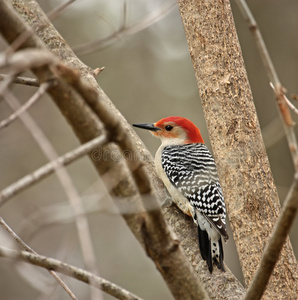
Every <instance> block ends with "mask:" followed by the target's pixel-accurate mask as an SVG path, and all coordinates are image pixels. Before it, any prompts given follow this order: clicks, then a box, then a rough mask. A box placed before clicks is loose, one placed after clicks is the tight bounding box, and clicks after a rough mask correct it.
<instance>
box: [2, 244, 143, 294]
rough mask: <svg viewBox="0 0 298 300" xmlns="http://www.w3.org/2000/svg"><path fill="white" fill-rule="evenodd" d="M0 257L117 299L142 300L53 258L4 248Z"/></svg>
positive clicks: (106, 281)
mask: <svg viewBox="0 0 298 300" xmlns="http://www.w3.org/2000/svg"><path fill="white" fill-rule="evenodd" d="M0 256H1V257H6V258H10V259H17V260H20V261H24V262H27V263H30V264H32V265H35V266H39V267H42V268H44V269H48V270H54V271H55V272H59V273H62V274H64V275H66V276H69V277H72V278H75V279H77V280H80V281H82V282H85V283H87V284H89V285H90V286H93V287H96V288H97V289H100V290H102V291H104V292H106V293H107V294H109V295H112V296H114V297H116V298H118V299H122V300H142V299H141V298H140V297H138V296H136V295H134V294H132V293H130V292H129V291H127V290H125V289H123V288H121V287H119V286H118V285H116V284H114V283H112V282H110V281H108V280H105V279H103V278H100V277H98V276H95V275H94V274H92V273H90V272H87V271H85V270H83V269H80V268H77V267H74V266H72V265H69V264H66V263H63V262H61V261H59V260H57V259H54V258H48V257H46V256H42V255H38V254H33V253H29V252H26V251H17V250H11V249H8V248H4V247H0Z"/></svg>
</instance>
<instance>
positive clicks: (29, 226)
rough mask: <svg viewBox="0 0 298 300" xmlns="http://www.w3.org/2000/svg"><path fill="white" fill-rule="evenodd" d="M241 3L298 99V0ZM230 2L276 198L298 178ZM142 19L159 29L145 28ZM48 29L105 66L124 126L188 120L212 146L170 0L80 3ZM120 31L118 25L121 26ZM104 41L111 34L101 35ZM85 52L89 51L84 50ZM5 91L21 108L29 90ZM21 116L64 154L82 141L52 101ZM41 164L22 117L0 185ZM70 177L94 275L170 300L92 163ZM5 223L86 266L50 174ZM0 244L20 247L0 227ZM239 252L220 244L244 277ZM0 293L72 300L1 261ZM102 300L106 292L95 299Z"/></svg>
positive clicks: (3, 149) (47, 281)
mask: <svg viewBox="0 0 298 300" xmlns="http://www.w3.org/2000/svg"><path fill="white" fill-rule="evenodd" d="M38 2H39V3H40V5H41V6H42V8H43V9H44V11H45V12H49V11H50V10H51V9H53V8H55V7H56V6H57V5H59V4H60V1H58V0H56V1H54V0H43V1H41V0H40V1H38ZM247 3H248V5H249V7H250V9H251V10H252V12H253V14H254V17H255V19H256V20H257V23H258V25H259V27H260V30H261V32H262V34H263V37H264V40H265V42H266V45H267V47H268V50H269V53H270V55H271V58H272V60H273V63H274V65H275V67H276V70H277V72H278V75H279V77H280V80H281V82H282V84H283V85H284V86H285V88H286V89H287V91H288V93H287V95H288V97H289V98H290V97H291V95H292V94H296V93H297V83H298V55H297V53H298V35H297V28H298V18H297V13H298V3H297V1H295V0H288V1H287V2H286V5H285V3H284V2H283V1H277V0H270V1H269V0H264V1H257V0H250V1H247ZM231 5H232V9H233V15H234V18H235V23H236V28H237V32H238V36H239V40H240V43H241V47H242V51H243V56H244V60H245V64H246V68H247V72H248V77H249V80H250V84H251V87H252V91H253V95H254V101H255V105H256V109H257V112H258V116H259V121H260V124H261V127H262V132H263V137H264V142H265V145H266V148H267V153H268V156H269V160H270V164H271V169H272V172H273V175H274V179H275V182H276V185H277V188H278V192H279V196H280V200H281V203H282V202H283V200H284V198H285V196H286V195H287V192H288V190H289V187H290V185H291V183H292V178H293V173H294V169H293V166H292V161H291V157H290V154H289V150H288V146H287V143H286V139H285V137H284V133H283V127H282V123H281V122H280V120H279V117H278V113H277V109H276V104H275V98H274V96H273V92H272V90H271V88H270V86H269V82H268V78H267V76H266V73H265V71H264V68H263V67H262V64H261V61H260V58H259V56H258V53H257V51H256V47H255V45H254V42H253V40H252V38H251V36H250V33H249V31H248V29H247V26H246V23H245V22H244V20H243V19H242V17H241V15H240V13H239V11H238V9H237V7H236V6H235V4H234V2H233V1H231ZM150 20H151V21H152V20H154V21H156V22H152V23H153V24H152V25H151V26H150V27H147V28H144V29H143V30H141V29H142V28H143V27H146V26H145V25H146V24H147V23H146V22H149V23H150ZM53 24H54V25H55V27H56V28H57V30H58V31H59V32H60V33H61V35H62V36H63V37H64V39H65V40H66V41H67V42H68V43H69V44H70V45H71V46H72V47H73V48H74V49H75V51H76V52H77V53H78V56H79V58H80V59H81V60H82V61H83V62H84V63H85V64H86V65H88V66H90V67H91V68H93V69H95V68H97V67H105V70H104V71H103V72H102V73H101V74H100V75H99V76H98V82H99V85H100V86H101V87H102V89H103V90H104V91H105V93H106V94H107V95H108V97H109V98H110V99H111V100H112V101H113V102H114V104H115V105H116V107H117V108H118V109H119V110H120V112H121V113H122V114H123V115H124V116H125V118H126V119H127V120H128V122H129V123H143V122H144V123H145V122H155V121H157V120H159V119H160V118H162V117H166V116H169V115H180V116H183V117H187V118H189V119H191V120H192V121H193V122H194V123H195V124H197V125H198V127H199V128H200V129H201V131H202V135H203V137H204V139H205V141H206V143H207V145H208V147H209V148H210V144H209V141H208V132H207V130H206V126H205V121H204V117H203V112H202V108H201V104H200V100H199V97H198V91H197V86H196V82H195V77H194V72H193V68H192V64H191V61H190V57H189V53H188V47H187V43H186V39H185V35H184V30H183V27H182V22H181V19H180V15H179V11H178V7H177V5H176V4H175V1H174V0H171V1H165V0H154V1H153V0H151V1H146V0H127V1H126V13H124V1H123V0H113V1H107V0H100V1H99V0H84V1H82V0H77V1H75V2H74V3H73V4H72V5H70V6H69V7H68V8H67V9H66V10H65V11H64V12H63V13H62V14H61V15H59V17H57V18H56V19H55V20H54V21H53ZM123 25H125V28H124V30H121V28H123ZM112 35H113V36H114V38H113V39H107V37H109V36H112ZM95 40H101V41H102V42H101V43H100V47H101V48H99V49H95V47H94V46H90V45H87V47H82V45H84V44H86V43H90V42H93V41H95ZM0 42H1V43H0V45H1V46H0V50H1V51H3V50H4V49H5V48H6V46H7V45H6V44H5V42H4V41H3V40H1V41H0ZM92 49H93V52H92V53H87V52H88V50H92ZM83 50H84V51H85V53H83V52H82V51H83ZM86 51H87V52H86ZM29 75H30V74H29ZM12 91H13V92H14V93H15V95H17V96H18V98H19V100H20V101H21V102H22V103H24V102H25V101H26V100H27V99H28V98H29V97H30V96H31V95H33V93H34V92H35V91H36V88H33V87H26V86H20V85H14V86H13V87H12ZM294 104H295V103H294ZM29 112H30V114H31V115H32V116H33V117H34V119H35V120H36V122H37V123H38V124H39V126H40V127H41V128H42V130H43V131H44V132H45V134H46V135H47V137H48V138H49V140H50V141H51V143H52V144H53V145H54V147H55V149H56V150H57V152H58V153H59V154H60V155H62V154H64V153H65V152H67V151H70V150H72V149H73V148H75V147H76V146H78V145H79V143H78V141H77V139H76V137H75V136H74V134H73V133H72V130H71V129H70V127H69V126H68V124H67V123H66V121H65V120H64V118H63V117H62V115H61V114H60V112H59V111H58V109H57V108H56V107H55V105H54V104H53V103H52V101H51V99H50V98H49V97H47V96H44V97H43V98H42V99H41V100H40V101H39V102H38V103H36V104H35V105H34V106H33V107H32V108H31V109H30V110H29ZM11 113H12V111H11V110H10V108H9V107H8V105H7V104H6V103H5V101H0V120H2V119H4V118H6V117H8V116H9V115H10V114H11ZM296 119H297V117H296V116H294V120H296ZM138 134H139V135H140V137H141V139H142V140H143V141H144V142H145V144H146V145H147V147H148V149H149V150H150V151H151V153H152V154H154V152H155V150H156V149H157V148H158V146H159V141H158V140H157V139H153V138H152V137H151V135H150V134H148V132H142V131H138ZM46 162H47V160H46V159H45V157H44V155H43V154H42V152H41V151H40V149H39V147H38V146H37V144H36V143H35V141H34V140H33V138H32V137H31V135H30V133H28V131H26V129H25V128H24V126H23V125H22V123H21V122H20V121H16V122H14V123H12V124H11V125H10V126H9V127H7V128H5V129H3V130H1V132H0V170H1V172H0V188H1V189H3V188H5V187H6V186H8V185H9V184H11V183H13V182H15V181H16V180H18V179H20V178H21V177H23V176H25V175H26V174H28V173H29V172H32V171H34V170H36V169H37V168H39V167H40V166H42V165H43V164H45V163H46ZM67 170H68V171H69V173H70V175H71V177H72V179H73V181H74V182H75V185H76V187H77V189H78V190H79V192H80V194H81V196H82V197H83V201H84V205H85V209H86V211H87V212H88V221H89V226H90V231H91V236H92V241H93V243H94V249H95V253H96V259H97V268H98V270H99V273H100V275H101V276H102V277H103V278H106V279H109V280H111V281H113V282H115V283H116V284H119V285H120V286H123V287H124V288H126V289H128V290H130V291H131V292H133V293H135V294H137V295H139V296H140V297H143V298H144V299H172V296H171V294H170V292H169V291H168V288H167V287H166V285H165V284H164V283H163V280H162V278H161V276H160V275H159V273H158V271H157V270H156V268H155V266H154V265H153V263H152V262H151V260H150V259H149V258H147V256H146V254H145V253H144V251H143V250H142V249H141V247H140V246H139V244H138V242H136V241H135V239H134V237H133V235H132V234H131V232H130V231H129V229H128V228H127V226H126V224H125V223H124V221H123V220H122V218H121V217H120V216H119V214H117V213H116V210H115V209H114V206H113V202H112V201H111V199H110V198H109V197H108V196H107V191H106V190H105V188H104V186H103V185H102V184H101V183H100V182H99V181H98V176H97V173H96V172H95V170H94V168H93V166H92V164H91V163H90V161H89V159H87V158H83V159H80V160H79V161H76V162H75V163H73V164H71V165H70V166H69V167H67ZM1 217H3V219H4V220H5V221H6V222H7V223H8V224H9V225H10V226H11V227H12V228H13V229H14V230H15V231H16V232H17V233H18V234H19V235H20V236H21V237H22V238H23V239H24V240H25V241H26V242H27V243H28V244H29V245H30V246H31V247H33V248H34V249H35V250H36V251H37V252H38V253H40V254H44V255H48V256H51V257H55V258H58V259H61V260H64V261H66V262H68V263H71V264H74V265H76V266H79V267H83V266H84V265H83V261H82V258H81V250H80V246H79V244H78V238H77V231H76V226H75V224H74V218H73V213H72V210H71V208H70V206H69V204H68V202H67V199H66V196H65V194H64V192H63V190H62V188H61V186H60V183H59V182H58V180H57V179H56V177H55V176H54V175H52V176H50V177H49V178H47V179H45V180H43V181H41V182H40V183H39V184H37V185H35V186H33V187H31V188H29V189H27V190H26V191H24V192H22V193H20V194H19V195H17V196H15V197H14V198H12V199H10V200H9V201H8V202H7V203H6V204H5V205H4V206H3V207H1ZM294 227H295V228H293V229H292V232H291V236H290V237H291V241H292V244H293V247H294V249H295V252H296V255H297V253H298V237H297V233H295V232H297V230H298V221H297V220H296V222H295V226H294ZM230 236H231V233H230ZM0 243H1V245H5V246H6V247H11V248H13V247H14V248H15V247H16V246H15V244H14V242H13V241H12V238H11V237H10V236H8V234H6V233H5V231H4V230H3V228H0ZM235 257H237V253H236V250H235V246H234V243H233V241H229V243H228V244H227V245H225V262H226V264H227V265H228V267H229V268H230V269H231V270H232V271H233V272H234V273H235V274H236V275H237V277H238V278H239V280H241V281H242V275H241V271H240V267H239V262H238V261H237V260H236V259H235ZM65 281H66V282H67V283H68V284H69V286H70V288H71V289H73V291H74V292H75V294H76V295H77V297H79V298H80V299H88V298H89V288H88V287H87V285H85V284H83V283H80V282H78V281H75V280H72V279H68V278H65ZM0 291H1V292H0V299H7V300H13V299H24V300H26V299H69V297H68V296H67V295H66V293H65V292H64V291H62V289H61V287H60V286H57V284H56V283H55V281H54V280H53V279H52V277H50V276H49V275H48V273H47V272H46V271H44V270H40V269H37V268H33V267H31V266H29V265H24V264H19V263H18V264H12V263H11V261H9V260H6V259H3V258H1V260H0ZM44 291H46V293H44ZM103 299H112V297H110V296H108V295H103Z"/></svg>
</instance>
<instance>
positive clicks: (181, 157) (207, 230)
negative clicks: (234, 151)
mask: <svg viewBox="0 0 298 300" xmlns="http://www.w3.org/2000/svg"><path fill="white" fill-rule="evenodd" d="M133 126H135V127H139V128H143V129H148V130H150V131H151V132H152V134H153V135H154V136H156V137H159V138H160V139H161V146H160V147H159V149H158V150H157V152H156V155H155V165H156V170H157V173H158V175H159V177H160V178H161V179H162V181H163V183H164V185H165V186H166V188H167V190H168V192H169V194H170V195H171V197H172V200H173V201H174V202H175V203H176V205H177V206H178V207H179V208H180V209H181V210H182V211H183V212H184V213H185V214H187V215H189V216H191V217H192V218H193V220H194V222H195V224H196V225H197V226H198V237H199V248H200V252H201V255H202V258H203V259H204V260H206V262H207V265H208V269H209V271H210V273H212V270H213V262H214V263H215V264H216V265H217V267H218V268H219V269H221V270H223V271H224V265H223V256H224V255H223V247H222V242H221V237H223V238H224V240H225V241H227V240H228V238H229V237H228V234H227V231H226V223H225V222H226V208H225V202H224V197H223V194H222V190H221V186H220V183H219V179H218V175H217V169H216V165H215V162H214V159H213V157H212V155H211V153H210V152H209V150H208V148H207V147H206V146H205V144H204V140H203V138H202V136H201V133H200V130H199V129H198V128H197V127H196V126H195V125H194V124H193V123H192V122H191V121H189V120H188V119H185V118H182V117H168V118H164V119H161V120H160V121H158V122H156V123H146V124H133Z"/></svg>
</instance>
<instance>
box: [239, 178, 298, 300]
mask: <svg viewBox="0 0 298 300" xmlns="http://www.w3.org/2000/svg"><path fill="white" fill-rule="evenodd" d="M297 210H298V174H296V176H295V179H294V182H293V184H292V186H291V189H290V191H289V193H288V195H287V198H286V200H285V202H284V205H283V208H282V211H281V214H280V216H279V218H278V220H277V223H276V225H275V227H274V229H273V232H272V235H271V237H270V239H269V241H268V243H267V245H266V247H265V249H264V252H263V256H262V259H261V263H260V265H259V267H258V269H257V271H256V273H255V275H254V278H253V280H252V282H251V284H250V285H249V287H248V290H247V292H246V295H245V297H244V300H258V299H261V297H262V295H263V293H264V291H265V289H266V285H267V283H268V281H269V278H270V276H271V274H272V271H273V269H274V266H275V264H276V262H277V260H278V257H279V254H280V251H281V249H282V247H283V244H284V242H285V240H286V238H287V236H288V234H289V232H290V229H291V226H292V225H293V223H294V220H295V216H296V214H297Z"/></svg>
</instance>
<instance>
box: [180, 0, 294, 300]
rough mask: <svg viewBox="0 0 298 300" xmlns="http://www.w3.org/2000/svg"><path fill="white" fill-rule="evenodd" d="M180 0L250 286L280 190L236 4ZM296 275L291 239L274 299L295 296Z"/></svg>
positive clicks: (272, 290) (271, 293) (272, 285)
mask: <svg viewBox="0 0 298 300" xmlns="http://www.w3.org/2000/svg"><path fill="white" fill-rule="evenodd" d="M178 3H179V8H180V13H181V17H182V21H183V24H184V28H185V32H186V37H187V41H188V45H189V51H190V55H191V59H192V62H193V66H194V69H195V75H196V79H197V84H198V88H199V95H200V98H201V101H202V105H203V110H204V114H205V118H206V122H207V127H208V130H209V134H210V141H211V144H212V148H213V152H214V157H215V160H216V162H217V165H218V170H219V177H220V180H221V183H222V186H223V190H224V195H225V198H226V203H227V208H228V213H229V219H230V223H231V227H232V230H233V235H234V239H235V241H236V246H237V249H238V254H239V258H240V263H241V266H242V271H243V274H244V279H245V282H246V284H247V285H248V284H249V283H250V281H251V280H252V278H253V275H254V272H255V270H256V268H257V266H258V264H259V263H260V260H261V253H262V251H263V249H264V247H265V244H266V242H267V241H268V237H269V235H270V234H271V232H272V230H273V226H274V224H275V222H276V220H277V216H278V214H279V212H280V205H279V199H278V195H277V190H276V187H275V185H274V181H273V178H272V174H271V171H270V166H269V162H268V158H267V155H266V150H265V147H264V144H263V141H262V135H261V130H260V126H259V122H258V118H257V115H256V111H255V107H254V103H253V99H252V94H251V90H250V86H249V82H248V78H247V74H246V70H245V67H244V63H243V58H242V53H241V49H240V45H239V42H238V38H237V34H236V30H235V25H234V21H233V17H232V13H231V8H230V4H229V1H227V0H224V1H220V0H216V1H213V0H203V1H195V0H190V1H186V0H179V1H178ZM297 272H298V268H297V263H296V261H295V256H294V253H293V250H292V247H291V244H290V242H289V240H288V239H287V240H286V243H285V247H284V249H283V251H282V252H281V256H280V259H279V262H278V264H277V266H276V269H275V271H274V272H273V276H272V278H271V279H270V282H269V286H268V290H267V293H266V295H267V297H268V299H277V298H280V297H283V298H284V299H294V298H295V297H296V295H297V290H296V288H294V289H293V287H294V286H297V285H296V283H295V278H297ZM281 294H282V295H281Z"/></svg>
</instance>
